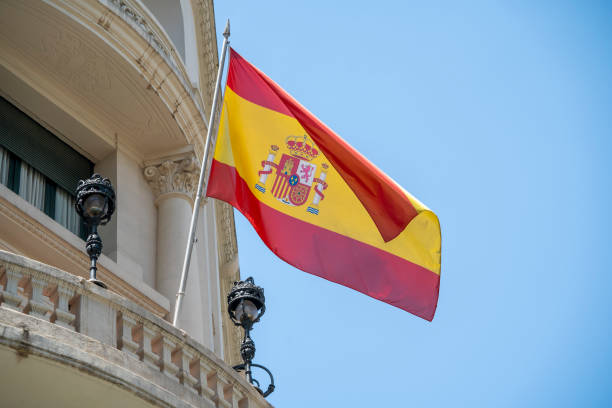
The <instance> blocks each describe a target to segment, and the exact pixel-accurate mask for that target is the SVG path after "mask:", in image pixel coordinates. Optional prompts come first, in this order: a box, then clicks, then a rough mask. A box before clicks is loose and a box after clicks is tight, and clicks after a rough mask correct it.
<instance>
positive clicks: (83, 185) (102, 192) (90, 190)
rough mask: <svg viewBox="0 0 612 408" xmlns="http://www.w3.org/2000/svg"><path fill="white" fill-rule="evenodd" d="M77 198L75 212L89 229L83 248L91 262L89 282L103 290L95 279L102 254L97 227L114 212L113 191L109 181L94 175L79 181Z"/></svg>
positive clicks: (104, 222)
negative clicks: (97, 264)
mask: <svg viewBox="0 0 612 408" xmlns="http://www.w3.org/2000/svg"><path fill="white" fill-rule="evenodd" d="M76 193H77V198H76V202H75V204H74V206H75V209H76V212H77V213H78V214H79V215H80V216H81V217H82V218H83V220H84V221H85V224H86V225H87V226H88V227H89V228H90V231H89V235H88V236H87V241H86V243H85V248H86V249H87V254H88V255H89V259H90V260H91V266H90V268H89V281H90V282H92V283H95V284H96V285H98V286H100V287H102V288H105V289H106V285H105V284H104V283H103V282H101V281H99V280H98V279H96V272H97V271H98V268H97V266H96V263H97V261H98V257H99V256H100V253H101V252H102V239H101V238H100V235H98V225H104V224H106V223H107V222H109V221H110V219H111V216H112V215H113V213H114V212H115V190H113V186H112V184H111V182H110V180H109V179H107V178H104V177H102V176H101V175H99V174H94V175H93V176H91V177H90V178H88V179H87V180H79V184H78V186H77V189H76Z"/></svg>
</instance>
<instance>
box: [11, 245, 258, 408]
mask: <svg viewBox="0 0 612 408" xmlns="http://www.w3.org/2000/svg"><path fill="white" fill-rule="evenodd" d="M0 366H2V370H0V391H1V392H2V395H3V397H2V404H4V405H6V406H20V407H38V406H41V405H51V406H65V407H73V406H74V407H77V406H78V407H82V406H84V404H86V405H87V406H88V407H97V406H128V405H129V406H135V407H149V406H172V407H179V406H180V407H224V408H253V407H262V408H263V407H270V405H269V404H268V403H267V402H266V400H265V399H264V398H263V397H262V396H261V395H260V394H259V393H258V392H257V391H256V390H255V389H254V388H253V387H252V386H251V385H250V384H248V382H247V381H246V380H245V379H244V378H243V377H242V376H241V375H239V374H237V373H236V372H235V371H234V370H232V369H231V368H230V367H229V366H227V365H226V364H225V363H224V362H223V361H221V360H220V359H219V358H218V357H216V356H215V355H213V353H212V352H211V351H209V350H208V349H206V348H205V347H203V346H202V345H201V344H199V343H197V342H196V341H194V340H193V339H192V338H190V337H189V336H188V335H187V334H186V333H185V332H183V331H181V330H179V329H177V328H175V327H174V326H172V325H170V324H169V323H168V322H166V321H165V320H163V319H161V318H159V317H157V316H155V315H154V314H152V313H150V312H149V311H147V310H145V309H144V308H142V307H140V306H138V305H136V304H134V303H133V302H131V301H129V300H127V299H125V298H123V297H121V296H119V295H116V294H114V293H113V292H110V291H108V290H104V289H101V288H99V287H97V286H95V285H93V284H91V283H89V282H87V281H86V280H84V279H83V278H81V277H77V276H74V275H71V274H69V273H66V272H64V271H61V270H59V269H56V268H53V267H51V266H48V265H45V264H42V263H39V262H36V261H33V260H31V259H28V258H25V257H22V256H18V255H15V254H12V253H9V252H4V251H0ZM7 390H10V391H11V392H5V391H7Z"/></svg>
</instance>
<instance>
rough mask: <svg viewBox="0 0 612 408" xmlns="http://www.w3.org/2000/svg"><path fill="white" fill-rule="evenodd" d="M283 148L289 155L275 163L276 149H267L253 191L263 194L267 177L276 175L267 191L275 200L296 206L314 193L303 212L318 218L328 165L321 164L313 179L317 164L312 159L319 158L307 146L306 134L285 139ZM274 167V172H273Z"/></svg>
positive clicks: (273, 146)
mask: <svg viewBox="0 0 612 408" xmlns="http://www.w3.org/2000/svg"><path fill="white" fill-rule="evenodd" d="M286 146H287V149H288V150H289V154H287V153H283V154H282V156H281V158H280V161H279V162H278V163H276V162H275V158H276V155H277V153H278V150H279V148H278V146H276V145H271V146H270V150H269V154H268V157H267V159H266V160H263V161H262V162H261V166H262V167H263V169H262V170H260V171H259V173H258V175H259V181H258V182H257V184H255V188H256V189H257V190H258V191H260V192H262V193H264V194H265V193H266V187H265V186H266V182H267V181H268V176H269V175H270V174H272V173H275V174H274V181H273V183H272V187H271V190H270V193H271V194H272V195H273V196H274V198H276V199H277V200H279V201H280V202H282V203H284V204H287V205H291V206H295V207H298V206H301V205H303V204H305V203H306V202H307V201H308V197H309V196H310V191H311V190H314V194H313V197H312V201H311V203H310V205H308V207H307V209H306V211H308V212H309V213H311V214H315V215H317V214H319V203H320V202H321V200H323V198H325V195H324V194H323V190H325V189H326V188H327V183H326V182H325V176H326V175H327V173H326V172H327V169H328V168H329V165H328V164H326V163H322V164H321V170H320V171H319V174H318V177H315V174H316V171H317V165H316V164H315V163H313V160H315V159H316V158H317V157H318V156H319V151H318V150H317V149H316V148H315V147H314V146H312V145H310V144H309V143H308V136H306V135H304V136H302V137H299V136H289V137H287V139H286ZM273 168H274V169H275V170H276V172H274V170H272V169H273ZM313 185H314V187H313Z"/></svg>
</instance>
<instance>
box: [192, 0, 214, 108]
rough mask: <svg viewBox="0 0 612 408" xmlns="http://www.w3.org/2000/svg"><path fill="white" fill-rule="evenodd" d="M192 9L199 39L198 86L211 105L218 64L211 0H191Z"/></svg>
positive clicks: (206, 101) (207, 103)
mask: <svg viewBox="0 0 612 408" xmlns="http://www.w3.org/2000/svg"><path fill="white" fill-rule="evenodd" d="M192 9H193V10H194V15H195V19H196V30H197V31H198V37H199V39H200V40H201V41H198V54H199V61H200V88H201V89H202V90H203V94H204V95H203V96H204V102H205V104H206V106H207V107H209V106H211V105H212V97H213V92H214V89H215V81H216V79H217V68H218V66H219V65H218V64H219V63H218V57H217V54H218V53H217V41H216V33H215V26H214V16H213V11H212V10H213V5H212V0H192Z"/></svg>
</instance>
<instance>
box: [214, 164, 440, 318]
mask: <svg viewBox="0 0 612 408" xmlns="http://www.w3.org/2000/svg"><path fill="white" fill-rule="evenodd" d="M207 195H208V196H210V197H214V198H218V199H220V200H223V201H226V202H228V203H230V204H231V205H233V206H234V207H236V208H237V209H238V210H239V211H240V212H241V213H242V214H244V216H245V217H246V218H247V219H248V220H249V221H250V223H251V224H252V225H253V227H254V228H255V230H256V231H257V233H258V234H259V236H260V238H261V239H262V240H263V242H264V243H265V244H266V245H267V246H268V248H270V250H272V252H274V253H275V254H276V255H277V256H278V257H279V258H281V259H283V260H284V261H286V262H288V263H289V264H291V265H293V266H295V267H296V268H299V269H301V270H303V271H304V272H308V273H311V274H313V275H317V276H320V277H322V278H325V279H327V280H330V281H332V282H336V283H339V284H341V285H344V286H348V287H350V288H352V289H355V290H357V291H359V292H362V293H364V294H366V295H369V296H371V297H373V298H375V299H378V300H381V301H383V302H386V303H389V304H391V305H393V306H396V307H398V308H400V309H403V310H406V311H408V312H410V313H412V314H415V315H417V316H419V317H422V318H423V319H426V320H429V321H431V320H432V319H433V317H434V314H435V311H436V306H437V303H438V291H439V286H440V276H439V275H437V274H435V273H433V272H431V271H429V270H428V269H426V268H423V267H422V266H419V265H416V264H414V263H412V262H410V261H407V260H405V259H403V258H400V257H398V256H396V255H393V254H390V253H388V252H385V251H382V250H380V249H378V248H375V247H372V246H370V245H367V244H365V243H363V242H360V241H357V240H354V239H352V238H349V237H346V236H344V235H341V234H338V233H335V232H332V231H329V230H326V229H324V228H321V227H317V226H315V225H312V224H309V223H307V222H304V221H301V220H299V219H296V218H293V217H290V216H288V215H286V214H283V213H282V212H279V211H277V210H275V209H273V208H271V207H269V206H267V205H265V204H263V203H262V202H261V201H259V200H258V199H257V197H255V196H254V195H253V193H252V192H251V190H250V189H249V188H248V186H247V185H246V183H245V182H244V180H243V179H242V178H240V176H239V175H238V173H237V172H236V169H235V168H234V167H231V166H228V165H226V164H223V163H220V162H218V161H217V160H213V164H212V168H211V176H210V184H209V186H208V190H207ZM313 216H314V217H316V216H315V215H313Z"/></svg>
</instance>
